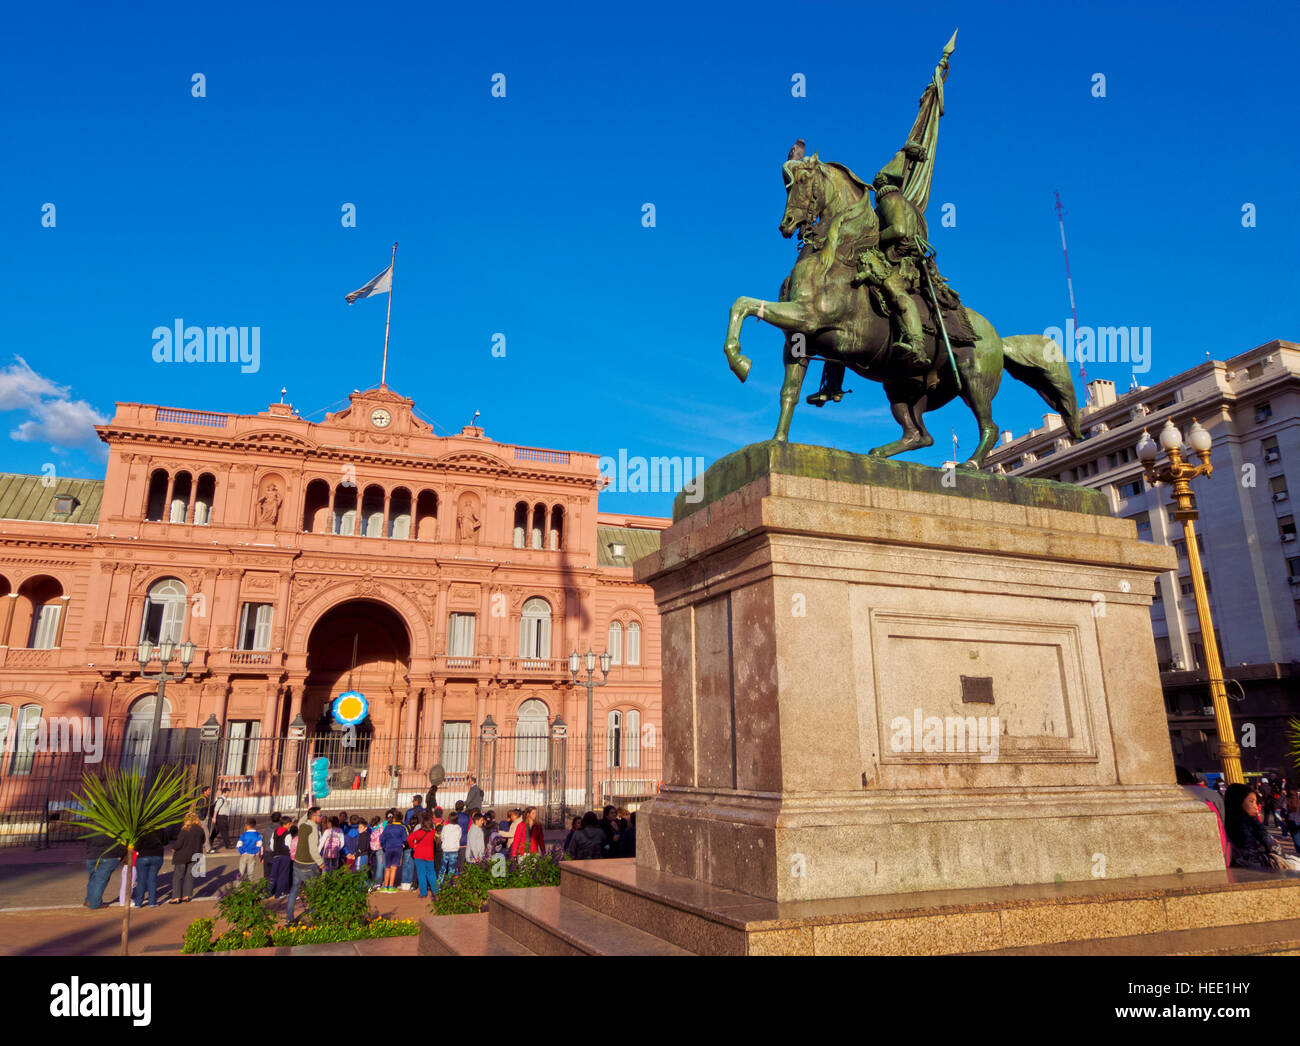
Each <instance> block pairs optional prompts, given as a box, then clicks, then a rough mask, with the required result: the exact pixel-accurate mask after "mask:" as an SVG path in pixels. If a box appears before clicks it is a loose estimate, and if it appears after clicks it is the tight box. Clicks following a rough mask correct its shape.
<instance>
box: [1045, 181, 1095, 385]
mask: <svg viewBox="0 0 1300 1046" xmlns="http://www.w3.org/2000/svg"><path fill="white" fill-rule="evenodd" d="M1053 194H1054V195H1055V196H1056V206H1055V207H1054V208H1052V209H1053V210H1054V211H1056V220H1057V222H1058V223H1059V224H1060V226H1061V253H1062V254H1064V255H1065V287H1066V289H1067V290H1068V291H1069V292H1070V319H1071V320H1072V321H1073V323H1074V345H1073V346H1072V347H1071V351H1074V349H1077V348H1078V347H1079V314H1078V312H1077V311H1076V310H1075V307H1074V281H1073V280H1071V279H1070V248H1069V247H1067V246H1066V245H1065V207H1064V206H1063V205H1062V204H1061V192H1060V190H1059V189H1054V190H1053ZM1061 348H1066V346H1064V345H1062V346H1061ZM1079 384H1080V385H1082V386H1083V388H1082V389H1080V393H1081V394H1082V396H1083V397H1084V398H1085V399H1086V397H1087V392H1086V389H1087V388H1088V372H1087V371H1086V370H1084V369H1083V361H1080V362H1079Z"/></svg>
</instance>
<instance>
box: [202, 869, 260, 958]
mask: <svg viewBox="0 0 1300 1046" xmlns="http://www.w3.org/2000/svg"><path fill="white" fill-rule="evenodd" d="M269 891H270V884H269V883H268V882H267V881H266V880H265V879H240V880H239V881H238V882H236V883H234V884H233V885H231V886H228V887H227V888H226V889H225V890H223V891H222V892H221V896H220V897H219V898H218V900H217V912H218V913H219V914H220V915H221V918H222V919H223V920H224V921H225V923H226V925H227V926H228V927H229V930H228V931H227V932H226V933H223V934H222V935H221V937H220V938H218V944H217V945H216V946H215V948H216V950H217V951H224V950H226V949H224V948H222V947H221V944H220V942H221V941H224V940H225V939H226V938H227V937H231V935H232V934H233V937H232V939H235V940H247V941H250V942H252V943H249V944H238V945H233V946H232V947H240V948H262V947H265V945H266V944H267V942H268V941H269V940H270V939H271V929H272V927H274V926H275V914H274V913H273V912H271V911H269V910H268V909H267V907H266V902H267V895H268V893H269Z"/></svg>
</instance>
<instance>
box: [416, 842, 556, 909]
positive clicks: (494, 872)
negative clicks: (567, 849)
mask: <svg viewBox="0 0 1300 1046" xmlns="http://www.w3.org/2000/svg"><path fill="white" fill-rule="evenodd" d="M561 860H562V854H561V853H560V851H559V850H551V851H550V852H548V853H540V854H525V855H524V856H523V857H521V858H519V859H518V860H510V859H509V858H506V857H504V856H502V855H500V854H497V855H494V856H493V857H487V858H484V859H483V860H482V861H476V862H474V863H473V864H467V865H466V866H465V869H464V870H463V871H462V872H461V873H460V874H459V875H457V876H456V877H455V878H452V879H444V880H443V883H442V885H441V887H440V888H439V890H438V892H437V893H436V894H435V895H434V897H433V903H432V908H433V913H434V914H435V915H472V914H475V913H478V912H482V911H484V910H485V909H486V908H487V901H488V891H490V890H514V889H522V888H526V887H530V886H559V885H560V861H561Z"/></svg>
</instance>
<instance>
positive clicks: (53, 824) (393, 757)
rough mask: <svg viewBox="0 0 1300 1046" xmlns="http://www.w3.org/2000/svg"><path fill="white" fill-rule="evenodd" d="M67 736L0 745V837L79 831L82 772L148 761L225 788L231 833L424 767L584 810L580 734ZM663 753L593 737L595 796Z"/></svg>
mask: <svg viewBox="0 0 1300 1046" xmlns="http://www.w3.org/2000/svg"><path fill="white" fill-rule="evenodd" d="M82 740H83V743H80V744H78V743H77V739H75V738H72V737H67V736H65V737H61V738H54V737H47V738H42V739H39V740H37V741H36V742H34V743H27V744H25V743H23V739H18V740H14V739H10V742H9V743H8V745H7V746H6V747H5V749H4V750H3V751H2V752H0V847H6V846H29V845H30V846H36V847H43V846H47V845H53V844H54V843H59V842H68V841H73V840H76V839H78V838H79V837H80V835H81V832H80V830H78V829H76V828H74V827H73V826H71V825H70V824H69V823H68V822H67V819H66V816H67V814H68V813H69V812H70V811H72V810H75V809H76V807H77V802H76V799H75V796H76V794H77V793H80V792H82V791H83V780H84V777H85V775H86V774H92V775H96V776H100V777H102V776H104V774H105V773H107V772H110V771H113V772H121V771H129V770H132V769H137V770H139V771H141V772H142V773H145V772H147V771H148V770H149V769H150V767H151V766H156V765H169V766H178V767H182V768H184V769H185V770H186V771H187V772H188V773H189V776H190V779H191V780H192V781H193V782H194V783H195V784H196V785H210V786H211V788H212V795H213V796H218V795H221V794H223V793H224V794H225V796H226V798H227V800H228V803H229V805H228V807H227V813H228V815H229V817H230V828H231V831H232V833H233V834H234V835H238V834H239V831H240V830H242V820H241V819H242V818H245V817H256V818H258V819H259V820H262V819H264V818H265V817H266V815H267V814H269V813H271V812H272V811H279V812H282V813H290V812H297V811H301V810H303V809H305V808H306V807H307V806H309V805H311V803H312V802H313V801H314V802H315V803H316V804H318V805H320V806H321V807H323V808H324V809H325V810H326V811H328V812H335V811H343V810H346V811H348V812H349V813H368V814H369V813H372V812H381V811H383V810H385V809H387V808H388V807H390V806H396V807H399V808H401V809H406V808H407V807H408V806H409V805H410V801H411V797H412V796H413V795H416V794H418V795H420V796H421V797H422V798H423V797H426V796H427V793H428V792H429V790H430V786H431V785H430V771H431V770H432V769H433V768H434V767H435V766H438V767H441V768H442V771H443V780H442V781H441V782H440V783H439V784H438V786H437V802H438V803H439V804H441V805H444V806H450V805H452V804H453V803H454V802H455V801H456V800H457V799H464V798H465V797H466V794H467V792H468V790H469V787H470V783H471V782H470V778H471V777H474V778H477V783H478V786H479V787H480V788H481V789H482V790H483V806H484V808H485V809H493V810H495V811H496V812H497V813H498V815H499V816H502V817H504V813H505V811H506V810H508V809H510V808H511V807H520V808H523V807H525V806H535V807H537V809H538V812H539V815H540V819H541V820H542V821H543V822H544V823H545V824H547V825H548V826H549V827H559V826H562V825H564V824H566V823H567V819H568V818H571V817H574V816H578V815H580V814H581V813H582V812H583V811H585V810H586V809H588V800H587V788H588V785H587V739H586V738H585V737H583V736H576V737H575V736H566V737H554V736H550V735H547V734H540V735H530V736H524V735H520V736H509V735H501V736H495V737H481V738H467V737H442V736H435V737H424V736H405V735H400V736H396V737H393V736H388V737H383V736H378V737H377V736H374V735H373V734H371V733H369V732H368V731H365V730H361V731H344V730H339V731H328V732H325V733H320V734H307V735H305V736H286V737H257V736H231V734H230V733H229V732H226V733H224V734H223V733H220V732H218V731H217V730H216V729H211V730H209V731H207V732H206V733H205V731H203V730H200V729H194V728H185V729H164V730H162V731H161V732H160V734H159V744H158V750H157V752H156V753H154V754H153V758H152V761H151V754H150V744H149V739H148V736H147V735H143V736H138V735H133V734H132V733H131V732H130V731H129V730H126V731H118V732H117V733H116V735H115V734H114V732H113V731H111V730H110V731H109V732H108V737H107V738H106V739H104V740H102V742H101V743H100V744H99V746H98V749H97V750H96V748H95V747H94V746H91V745H88V744H86V743H84V739H82ZM322 757H323V758H325V759H326V760H328V764H329V771H328V774H327V781H328V787H329V794H328V795H326V796H319V795H313V793H312V790H311V789H312V775H311V769H310V767H311V764H312V762H313V761H314V760H315V759H317V758H322ZM661 767H662V755H661V751H660V749H659V748H658V747H657V746H655V745H653V744H645V743H640V744H636V745H635V746H632V745H629V744H628V743H627V739H626V738H621V739H620V738H618V737H610V736H608V735H601V736H597V737H596V738H595V739H594V743H593V744H592V746H591V771H592V772H591V793H592V805H593V806H594V808H595V809H596V810H597V812H599V810H600V808H601V807H602V806H604V805H606V804H611V805H614V806H621V807H626V808H627V809H629V810H635V809H636V808H637V807H638V806H639V805H640V804H641V803H643V802H645V801H646V800H647V799H649V798H651V797H652V796H654V795H655V794H656V793H657V792H658V790H659V785H660V777H661Z"/></svg>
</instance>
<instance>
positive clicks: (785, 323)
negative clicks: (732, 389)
mask: <svg viewBox="0 0 1300 1046" xmlns="http://www.w3.org/2000/svg"><path fill="white" fill-rule="evenodd" d="M750 316H757V317H758V318H759V319H760V320H764V321H765V322H767V323H770V324H772V326H773V327H779V328H780V329H781V330H783V331H807V330H808V329H809V322H810V320H811V316H810V313H809V310H808V309H807V308H805V307H804V306H803V305H802V304H801V303H800V302H797V301H763V300H762V299H760V298H737V299H736V300H735V301H734V302H733V303H732V306H731V317H730V319H729V321H728V323H727V340H726V342H724V343H723V346H722V351H723V353H725V354H726V357H727V363H729V364H730V365H731V371H732V373H733V374H735V375H736V377H738V378H739V379H740V380H741V381H744V380H745V379H746V378H747V377H749V366H750V359H749V357H748V356H746V355H744V354H743V353H741V351H740V328H741V325H742V324H744V322H745V320H747V319H748V318H749V317H750Z"/></svg>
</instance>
